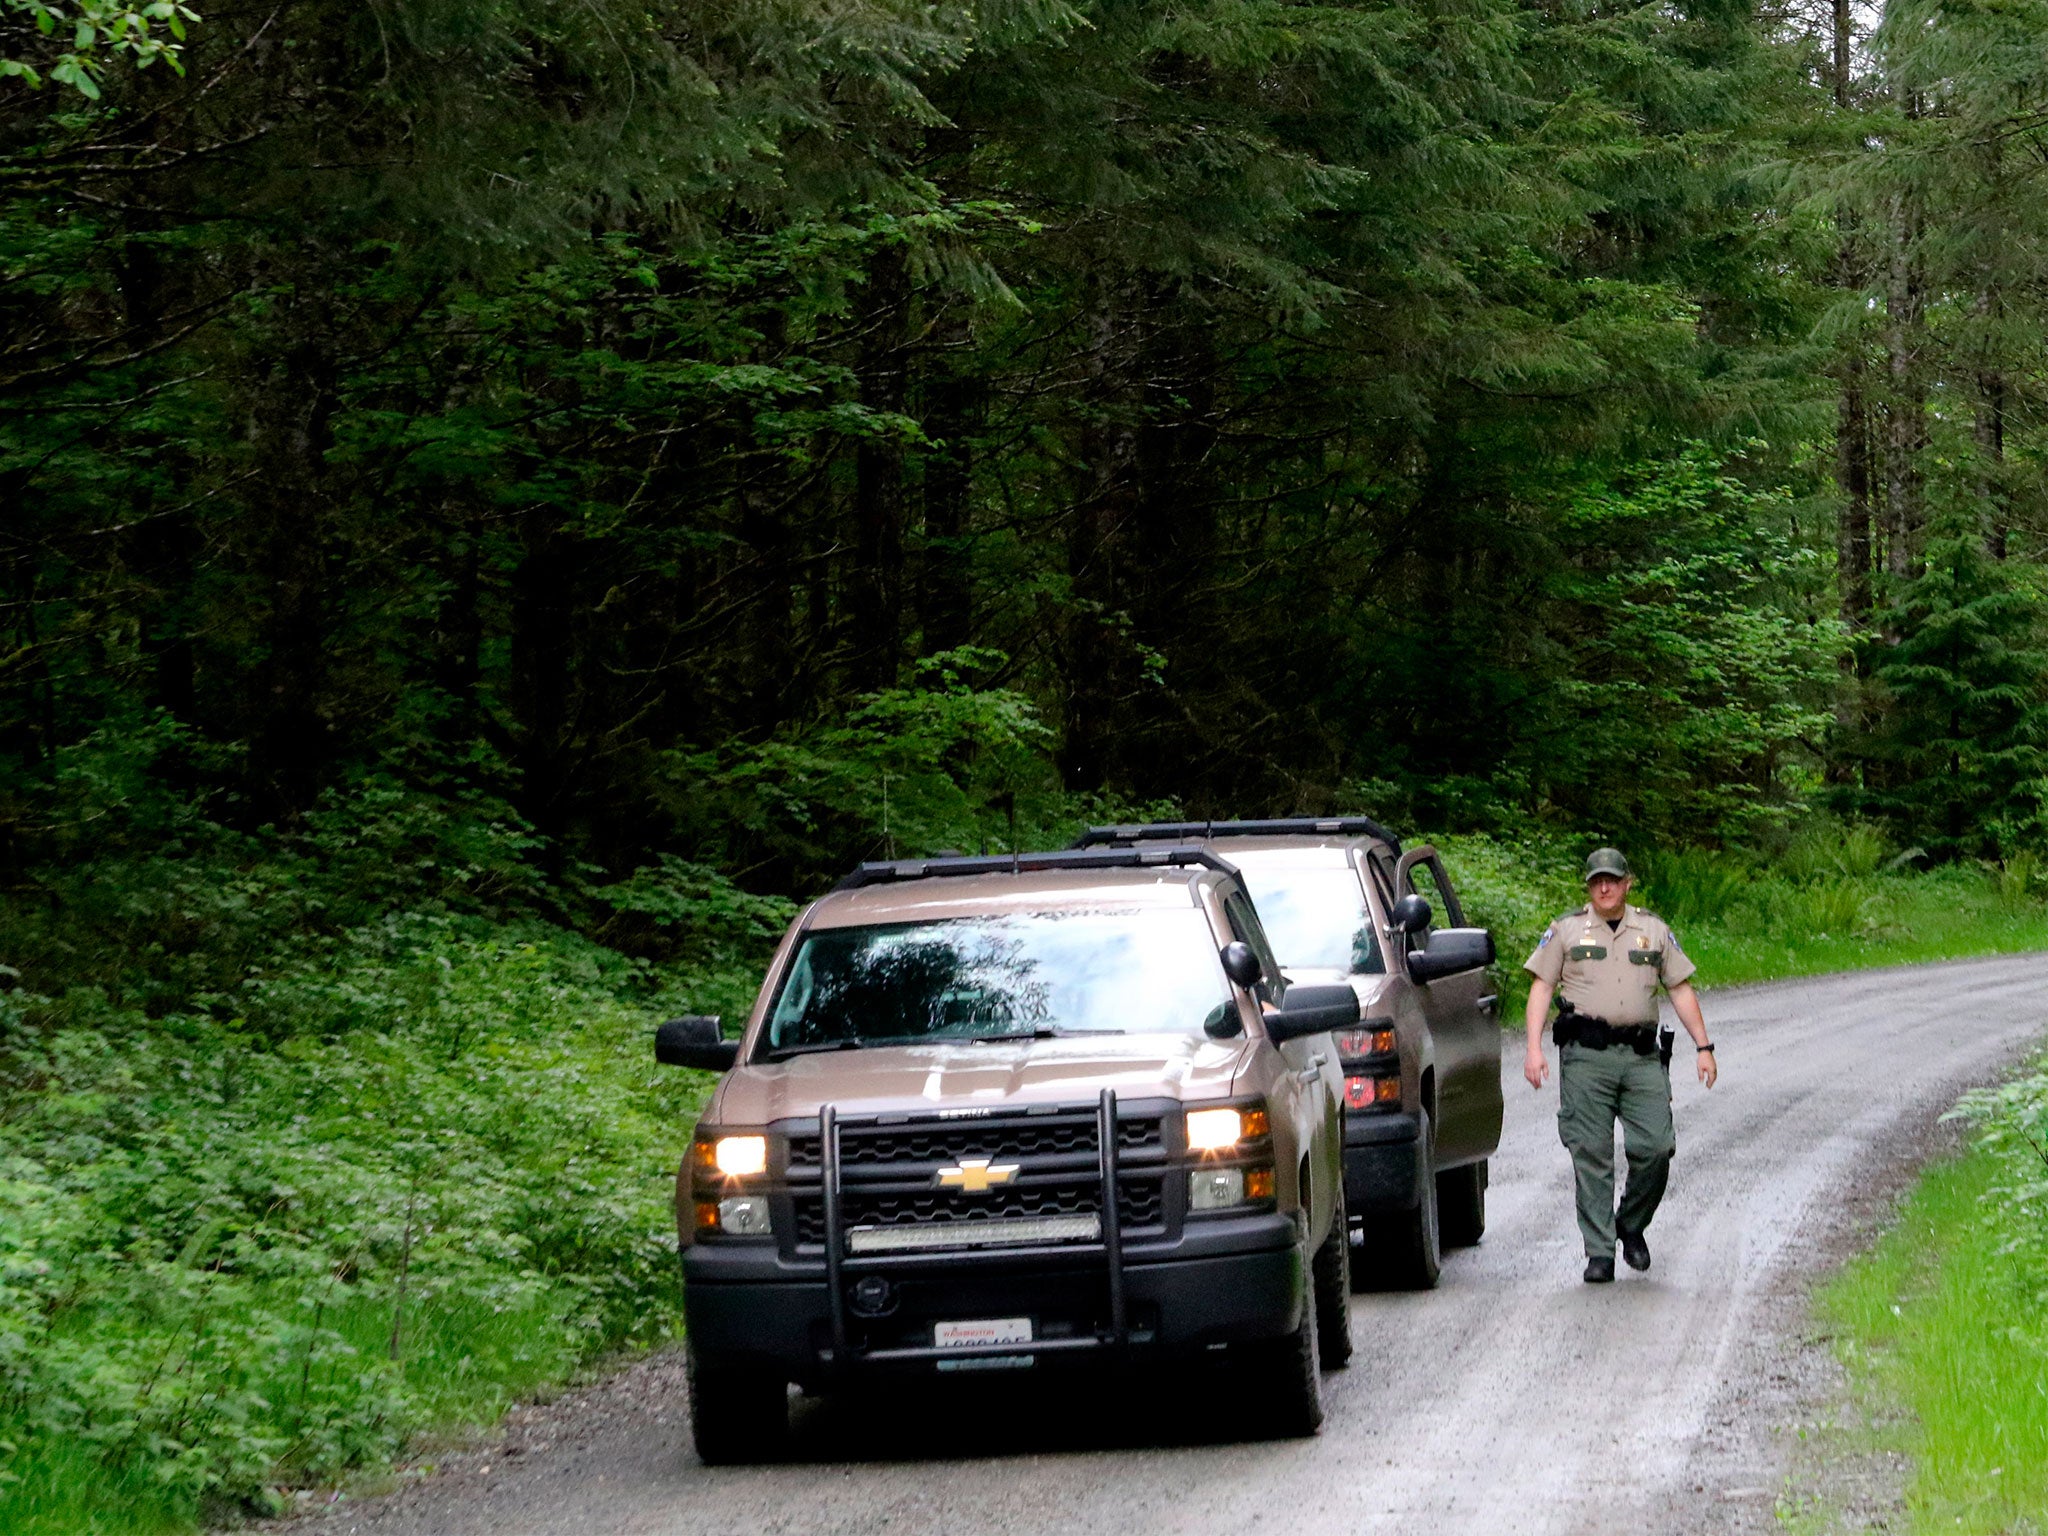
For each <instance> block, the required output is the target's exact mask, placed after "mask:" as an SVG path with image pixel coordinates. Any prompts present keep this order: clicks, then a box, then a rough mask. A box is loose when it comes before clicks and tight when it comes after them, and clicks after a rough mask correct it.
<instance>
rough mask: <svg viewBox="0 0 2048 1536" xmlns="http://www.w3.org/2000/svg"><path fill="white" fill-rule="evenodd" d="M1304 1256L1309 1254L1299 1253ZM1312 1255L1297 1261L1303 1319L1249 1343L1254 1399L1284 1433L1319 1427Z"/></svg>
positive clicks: (1301, 1435) (1296, 1434)
mask: <svg viewBox="0 0 2048 1536" xmlns="http://www.w3.org/2000/svg"><path fill="white" fill-rule="evenodd" d="M1303 1258H1304V1259H1307V1258H1308V1256H1307V1255H1305V1254H1304V1255H1303ZM1313 1267H1314V1261H1313V1260H1312V1259H1310V1260H1308V1262H1306V1263H1303V1264H1302V1266H1301V1322H1300V1323H1299V1325H1297V1326H1296V1328H1295V1330H1294V1332H1292V1333H1290V1334H1288V1335H1287V1337H1286V1338H1284V1339H1273V1340H1271V1341H1269V1342H1267V1343H1264V1344H1259V1345H1255V1346H1253V1349H1254V1354H1253V1359H1252V1362H1251V1365H1252V1370H1251V1375H1252V1381H1251V1389H1252V1390H1251V1398H1252V1401H1253V1402H1255V1403H1258V1404H1261V1405H1262V1407H1263V1410H1264V1411H1263V1414H1262V1415H1261V1416H1262V1417H1263V1418H1264V1420H1265V1422H1266V1423H1267V1424H1268V1425H1270V1426H1271V1428H1272V1431H1273V1433H1274V1434H1275V1435H1276V1436H1279V1437H1281V1438H1284V1439H1289V1440H1300V1439H1305V1438H1307V1437H1308V1436H1310V1435H1313V1434H1314V1433H1315V1432H1316V1431H1317V1430H1319V1429H1321V1428H1322V1427H1323V1371H1322V1360H1321V1356H1322V1349H1321V1345H1320V1343H1319V1342H1318V1332H1319V1330H1318V1329H1317V1327H1316V1313H1317V1311H1318V1307H1317V1298H1316V1287H1315V1284H1314V1282H1313V1281H1312V1280H1311V1278H1310V1271H1311V1269H1312V1268H1313Z"/></svg>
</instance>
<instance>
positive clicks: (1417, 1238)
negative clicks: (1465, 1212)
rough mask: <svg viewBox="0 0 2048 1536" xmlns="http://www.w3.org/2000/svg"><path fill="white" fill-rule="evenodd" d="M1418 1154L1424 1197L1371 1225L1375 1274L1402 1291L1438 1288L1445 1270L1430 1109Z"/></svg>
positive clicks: (1369, 1242)
mask: <svg viewBox="0 0 2048 1536" xmlns="http://www.w3.org/2000/svg"><path fill="white" fill-rule="evenodd" d="M1415 1155H1416V1157H1417V1158H1418V1159H1420V1160H1421V1163H1422V1167H1421V1169H1420V1170H1418V1171H1419V1174H1420V1177H1418V1178H1417V1179H1416V1181H1415V1182H1416V1184H1417V1185H1418V1186H1419V1187H1420V1189H1421V1191H1422V1197H1421V1198H1420V1199H1419V1200H1417V1201H1416V1202H1415V1209H1414V1210H1412V1211H1396V1212H1395V1213H1394V1214H1393V1215H1391V1216H1389V1217H1387V1218H1385V1219H1384V1220H1383V1221H1382V1222H1381V1223H1380V1224H1379V1225H1378V1227H1377V1228H1368V1229H1367V1231H1366V1244H1367V1247H1368V1249H1377V1250H1378V1251H1377V1252H1376V1253H1374V1254H1373V1258H1374V1260H1375V1261H1376V1262H1375V1275H1376V1277H1377V1278H1378V1279H1379V1280H1380V1281H1381V1282H1382V1283H1383V1284H1385V1285H1387V1286H1390V1287H1392V1288H1394V1289H1396V1290H1403V1291H1429V1290H1434V1289H1436V1282H1437V1279H1438V1277H1439V1276H1440V1275H1441V1274H1442V1273H1443V1234H1442V1231H1441V1229H1440V1228H1439V1226H1438V1213H1437V1203H1436V1126H1435V1124H1434V1122H1432V1120H1431V1119H1430V1114H1429V1111H1428V1110H1426V1109H1425V1110H1424V1111H1423V1112H1422V1134H1421V1135H1420V1136H1419V1137H1417V1138H1416V1150H1415Z"/></svg>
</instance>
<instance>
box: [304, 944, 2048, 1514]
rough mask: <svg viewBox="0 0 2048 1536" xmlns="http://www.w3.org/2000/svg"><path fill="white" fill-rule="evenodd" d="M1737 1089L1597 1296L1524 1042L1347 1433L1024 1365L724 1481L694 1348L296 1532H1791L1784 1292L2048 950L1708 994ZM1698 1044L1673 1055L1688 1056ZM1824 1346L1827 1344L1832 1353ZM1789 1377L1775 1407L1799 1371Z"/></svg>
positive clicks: (1339, 1415) (1186, 1391)
mask: <svg viewBox="0 0 2048 1536" xmlns="http://www.w3.org/2000/svg"><path fill="white" fill-rule="evenodd" d="M1706 1008H1707V1018H1708V1024H1709V1026H1710V1028H1711V1029H1712V1031H1713V1034H1714V1036H1715V1038H1716V1040H1717V1041H1718V1042H1719V1043H1720V1045H1721V1053H1720V1054H1721V1074H1722V1075H1721V1081H1720V1085H1719V1086H1718V1087H1717V1088H1716V1089H1715V1090H1714V1091H1713V1092H1712V1093H1711V1094H1709V1093H1707V1092H1706V1091H1705V1090H1703V1089H1701V1088H1700V1087H1699V1085H1698V1084H1697V1083H1696V1082H1695V1081H1693V1080H1692V1079H1691V1077H1690V1075H1689V1074H1680V1073H1674V1077H1675V1078H1676V1081H1677V1085H1678V1086H1677V1093H1676V1098H1677V1117H1678V1146H1679V1152H1678V1162H1677V1164H1676V1165H1675V1167H1674V1169H1673V1175H1672V1185H1671V1193H1670V1196H1669V1198H1668V1199H1667V1200H1666V1202H1665V1205H1664V1209H1663V1211H1662V1212H1661V1213H1660V1214H1659V1216H1658V1218H1657V1222H1656V1225H1655V1226H1654V1227H1653V1228H1652V1229H1651V1231H1650V1240H1651V1246H1652V1248H1653V1250H1654V1253H1655V1264H1654V1266H1653V1267H1652V1268H1651V1270H1650V1271H1649V1273H1648V1274H1647V1275H1637V1274H1634V1273H1633V1272H1631V1271H1629V1270H1627V1269H1623V1270H1622V1272H1621V1274H1622V1278H1621V1279H1620V1280H1619V1281H1618V1282H1617V1283H1616V1284H1614V1285H1612V1286H1602V1287H1593V1286H1586V1285H1583V1284H1581V1283H1580V1280H1579V1269H1580V1265H1581V1262H1582V1261H1581V1257H1580V1252H1579V1242H1578V1235H1577V1231H1576V1228H1575V1227H1574V1225H1573V1222H1572V1213H1571V1193H1570V1174H1569V1169H1570V1164H1569V1162H1568V1160H1567V1158H1566V1156H1565V1154H1564V1151H1563V1149H1562V1148H1561V1147H1560V1146H1559V1145H1558V1142H1557V1134H1556V1127H1555V1122H1554V1120H1553V1116H1554V1114H1555V1111H1556V1106H1557V1092H1556V1086H1555V1082H1554V1080H1553V1083H1552V1085H1551V1086H1550V1087H1548V1088H1546V1089H1545V1090H1543V1091H1542V1092H1541V1093H1534V1092H1531V1091H1530V1090H1529V1088H1528V1087H1527V1086H1526V1085H1525V1084H1524V1083H1523V1082H1522V1081H1521V1078H1520V1071H1519V1062H1520V1053H1519V1050H1517V1049H1515V1048H1513V1042H1512V1040H1511V1041H1510V1049H1509V1050H1508V1051H1507V1052H1506V1058H1507V1059H1506V1061H1505V1062H1504V1069H1505V1071H1506V1072H1507V1075H1508V1079H1509V1081H1508V1095H1507V1097H1508V1117H1507V1130H1506V1135H1505V1138H1504V1140H1503V1142H1502V1145H1501V1149H1500V1152H1499V1154H1498V1156H1497V1157H1496V1158H1495V1160H1494V1163H1493V1187H1492V1191H1491V1194H1490V1199H1489V1203H1490V1206H1491V1210H1490V1212H1489V1226H1488V1229H1487V1234H1486V1239H1485V1241H1484V1242H1483V1243H1482V1244H1481V1245H1480V1246H1479V1247H1477V1248H1473V1249H1469V1250H1465V1251H1462V1252H1458V1253H1455V1254H1453V1255H1451V1256H1450V1257H1449V1259H1448V1261H1447V1263H1446V1265H1445V1268H1444V1277H1443V1283H1442V1285H1441V1286H1440V1287H1439V1288H1438V1289H1437V1290H1435V1291H1433V1292H1430V1293H1427V1294H1400V1295H1374V1296H1360V1297H1357V1298H1356V1299H1355V1300H1354V1301H1353V1304H1352V1310H1353V1318H1354V1322H1355V1326H1356V1331H1357V1337H1358V1341H1359V1346H1360V1347H1359V1353H1358V1357H1357V1358H1356V1359H1355V1360H1354V1362H1353V1363H1352V1365H1351V1366H1350V1368H1349V1369H1347V1370H1345V1371H1342V1372H1338V1373H1336V1374H1334V1375H1332V1376H1330V1377H1328V1378H1326V1380H1327V1383H1328V1388H1329V1400H1330V1412H1329V1418H1328V1420H1327V1422H1326V1424H1325V1426H1324V1429H1323V1433H1322V1434H1321V1436H1320V1437H1318V1438H1317V1439H1314V1440H1308V1441H1260V1440H1254V1439H1245V1438H1242V1437H1243V1436H1245V1435H1246V1434H1247V1433H1249V1432H1250V1429H1251V1424H1250V1421H1251V1419H1252V1418H1253V1416H1254V1414H1255V1410H1256V1404H1252V1403H1247V1402H1242V1401H1236V1400H1233V1399H1232V1398H1230V1397H1229V1396H1228V1395H1227V1394H1221V1393H1218V1394H1215V1395H1214V1396H1213V1397H1212V1396H1211V1395H1210V1394H1209V1393H1208V1392H1206V1391H1205V1390H1204V1389H1203V1388H1202V1386H1201V1384H1200V1383H1199V1382H1182V1383H1180V1384H1179V1385H1177V1386H1175V1385H1173V1384H1170V1383H1169V1384H1162V1383H1159V1382H1157V1381H1146V1380H1142V1379H1141V1380H1139V1381H1136V1382H1134V1383H1131V1384H1128V1385H1112V1384H1109V1383H1103V1384H1100V1385H1099V1386H1096V1387H1094V1388H1091V1389H1090V1390H1089V1391H1088V1392H1087V1393H1086V1397H1087V1401H1086V1402H1085V1403H1080V1404H1077V1403H1075V1402H1073V1401H1071V1400H1070V1398H1071V1394H1069V1396H1068V1397H1065V1398H1052V1397H1047V1396H1040V1395H1035V1394H1034V1393H1033V1392H1032V1391H1031V1390H1030V1389H1029V1386H1028V1383H1022V1382H1020V1381H1018V1380H1012V1381H1006V1382H1003V1383H1000V1384H996V1385H982V1386H980V1387H979V1388H978V1389H977V1391H976V1392H975V1394H974V1395H965V1396H963V1395H958V1394H952V1395H946V1396H943V1397H934V1396H919V1397H915V1398H912V1399H909V1400H903V1399H894V1398H891V1399H881V1398H877V1399H867V1400H849V1401H837V1400H835V1401H830V1402H826V1403H823V1404H808V1403H807V1404H804V1405H803V1407H802V1411H801V1412H800V1415H799V1419H798V1445H799V1459H798V1460H797V1461H796V1462H795V1463H794V1464H790V1465H783V1466H776V1467H763V1468H748V1469H739V1470H717V1471H712V1470H707V1469H706V1468H704V1467H701V1466H699V1465H698V1464H697V1462H696V1461H695V1459H694V1458H693V1457H692V1456H691V1454H690V1452H689V1450H688V1448H687V1447H688V1434H687V1429H686V1423H685V1418H684V1410H683V1405H682V1384H681V1370H680V1366H679V1365H678V1363H677V1361H676V1360H675V1357H674V1356H672V1355H671V1356H664V1357H661V1358H657V1359H654V1360H650V1361H647V1362H643V1363H641V1364H639V1365H636V1366H634V1367H633V1368H631V1369H629V1370H627V1371H625V1372H622V1373H620V1374H619V1375H617V1376H615V1377H613V1378H611V1379H610V1380H608V1381H606V1382H604V1383H601V1384H599V1385H597V1386H595V1387H592V1388H590V1389H588V1390H586V1391H582V1392H579V1393H575V1394H572V1395H570V1396H568V1397H566V1398H564V1399H562V1400H560V1401H559V1402H556V1403H554V1404H550V1405H547V1406H544V1407H535V1408H527V1409H522V1410H519V1411H518V1412H516V1413H515V1414H514V1415H513V1417H512V1419H511V1421H510V1422H509V1424H508V1427H507V1429H506V1431H505V1434H504V1436H503V1437H502V1438H501V1439H498V1440H496V1441H494V1442H492V1443H491V1444H489V1445H487V1446H483V1447H479V1448H473V1449H470V1450H467V1451H464V1452H461V1453H457V1454H448V1455H443V1456H441V1457H440V1458H438V1461H439V1465H438V1467H437V1468H436V1469H435V1470H434V1471H432V1473H431V1475H428V1474H426V1473H425V1472H424V1471H422V1470H419V1469H416V1471H415V1475H414V1476H413V1477H411V1478H410V1479H409V1480H408V1481H407V1483H406V1485H405V1486H403V1487H401V1488H400V1489H399V1490H398V1491H396V1492H394V1493H392V1494H389V1495H386V1496H383V1497H379V1498H373V1499H362V1500H350V1501H344V1502H343V1503H342V1504H340V1505H339V1506H338V1507H335V1508H333V1509H332V1510H331V1511H330V1512H329V1513H327V1514H325V1515H322V1516H314V1517H310V1518H309V1519H307V1520H304V1521H293V1522H288V1523H286V1524H285V1525H284V1526H283V1527H281V1528H282V1529H285V1530H288V1531H291V1532H295V1533H299V1536H314V1533H315V1532H318V1533H319V1536H338V1533H340V1532H343V1531H347V1532H355V1531H361V1532H365V1533H374V1536H413V1533H422V1536H424V1533H431V1536H464V1533H478V1536H483V1533H489V1536H524V1533H534V1536H541V1533H546V1536H558V1533H559V1536H569V1533H604V1536H612V1533H619V1536H624V1533H629V1532H630V1533H659V1536H670V1533H673V1536H686V1533H697V1532H703V1533H706V1536H711V1533H716V1536H745V1533H752V1532H764V1533H765V1532H788V1533H800V1536H826V1533H845V1536H853V1533H877V1532H890V1533H906V1532H916V1533H922V1532H933V1533H940V1532H943V1533H947V1536H958V1533H975V1532H1002V1533H1016V1536H1027V1533H1036V1532H1046V1533H1057V1536H1077V1533H1079V1536H1088V1533H1095V1532H1118V1533H1129V1536H1139V1533H1147V1532H1176V1533H1178V1532H1206V1531H1215V1532H1229V1533H1239V1532H1244V1531H1247V1530H1254V1529H1260V1530H1271V1529H1276V1528H1283V1527H1284V1528H1285V1529H1286V1530H1288V1531H1289V1532H1290V1533H1300V1536H1319V1533H1326V1532H1327V1533H1331V1536H1336V1533H1340V1532H1341V1533H1344V1536H1364V1533H1372V1532H1382V1531H1384V1532H1395V1531H1409V1530H1413V1529H1425V1530H1438V1531H1445V1532H1459V1533H1462V1532H1471V1533H1484V1536H1494V1533H1504V1532H1530V1533H1535V1532H1555V1533H1560V1536H1564V1533H1571V1536H1585V1533H1604V1532H1615V1533H1624V1532H1626V1533H1628V1536H1643V1533H1653V1536H1654V1533H1665V1532H1672V1531H1679V1530H1687V1531H1725V1530H1738V1529H1766V1528H1769V1527H1770V1525H1771V1518H1770V1510H1771V1499H1772V1496H1773V1494H1774V1493H1775V1492H1776V1491H1777V1488H1778V1486H1779V1482H1780V1479H1781V1478H1782V1475H1783V1471H1784V1467H1783V1464H1782V1455H1781V1452H1782V1443H1781V1442H1782V1436H1779V1437H1777V1438H1776V1439H1775V1440H1774V1438H1773V1436H1772V1435H1771V1434H1768V1433H1765V1432H1764V1431H1765V1430H1766V1429H1767V1428H1768V1427H1769V1426H1765V1425H1763V1424H1761V1423H1760V1422H1753V1421H1760V1420H1761V1418H1762V1417H1763V1416H1767V1415H1770V1414H1773V1413H1783V1412H1784V1411H1786V1408H1785V1404H1786V1392H1785V1390H1784V1389H1783V1387H1782V1383H1783V1382H1784V1381H1785V1380H1786V1379H1787V1377H1786V1375H1785V1373H1784V1369H1783V1368H1781V1367H1780V1365H1779V1362H1780V1361H1782V1360H1785V1359H1789V1358H1791V1357H1793V1356H1796V1355H1797V1354H1798V1353H1799V1349H1798V1345H1797V1341H1796V1339H1794V1338H1793V1337H1792V1336H1791V1335H1792V1334H1793V1332H1794V1331H1796V1330H1797V1328H1798V1326H1799V1323H1798V1316H1799V1309H1798V1307H1797V1306H1788V1305H1787V1304H1786V1300H1785V1298H1786V1297H1787V1296H1788V1295H1796V1294H1797V1293H1798V1292H1799V1291H1800V1288H1801V1285H1802V1284H1803V1281H1804V1279H1805V1278H1807V1277H1809V1276H1810V1275H1811V1274H1812V1273H1813V1272H1814V1271H1815V1270H1816V1269H1817V1268H1819V1267H1821V1266H1824V1265H1825V1264H1826V1263H1828V1262H1829V1261H1830V1260H1831V1259H1832V1258H1833V1257H1835V1256H1837V1253H1838V1251H1839V1249H1840V1247H1841V1245H1842V1244H1841V1233H1842V1230H1843V1227H1842V1220H1843V1218H1842V1215H1841V1213H1842V1212H1843V1211H1845V1210H1848V1209H1851V1208H1853V1207H1854V1206H1855V1205H1856V1204H1857V1203H1858V1201H1859V1200H1861V1201H1862V1202H1863V1204H1864V1205H1865V1206H1867V1205H1868V1203H1869V1202H1868V1195H1869V1192H1870V1190H1871V1189H1872V1188H1874V1187H1877V1186H1880V1185H1883V1186H1887V1187H1890V1186H1895V1185H1896V1184H1897V1183H1898V1182H1899V1178H1900V1167H1901V1165H1902V1164H1903V1163H1904V1162H1905V1161H1907V1160H1908V1159H1910V1158H1911V1157H1912V1156H1914V1155H1915V1153H1916V1151H1917V1149H1919V1148H1921V1147H1922V1146H1924V1145H1925V1144H1926V1133H1927V1127H1928V1126H1929V1125H1930V1124H1931V1123H1932V1121H1933V1119H1934V1118H1935V1116H1937V1115H1938V1114H1939V1113H1940V1111H1941V1110H1943V1109H1945V1108H1946V1107H1947V1106H1948V1105H1949V1104H1950V1103H1952V1102H1953V1100H1954V1098H1955V1096H1956V1095H1957V1093H1959V1092H1960V1091H1961V1090H1962V1089H1963V1088H1965V1087H1968V1086H1969V1085H1971V1084H1973V1083H1977V1082H1981V1081H1984V1080H1986V1079H1987V1078H1989V1077H1991V1076H1994V1075H1995V1074H1996V1073H1997V1072H1998V1070H1999V1069H2000V1068H2001V1067H2002V1066H2004V1065H2005V1064H2007V1063H2008V1062H2010V1061H2012V1060H2013V1059H2014V1058H2015V1057H2016V1056H2018V1055H2019V1054H2020V1053H2021V1052H2022V1051H2023V1050H2024V1049H2025V1048H2026V1047H2027V1046H2028V1045H2029V1044H2030V1043H2032V1042H2034V1041H2035V1040H2036V1039H2038V1038H2039V1037H2040V1035H2041V1033H2042V1030H2043V1028H2044V1026H2048V955H2033V956H2019V957H2008V958H2000V959H1992V960H1981V961H1964V962H1955V963H1951V964H1945V965H1936V966H1921V967H1911V968H1906V969H1900V970H1892V971H1872V972H1863V973H1858V974H1853V975H1848V976H1833V977H1824V978H1818V979H1813V980H1807V981H1794V982H1783V983H1773V984H1770V985H1765V986H1755V987H1746V988H1740V989H1734V990H1727V991H1722V992H1718V993H1712V994H1709V995H1708V996H1707V998H1706ZM1686 1060H1687V1059H1686V1058H1683V1057H1681V1058H1680V1060H1679V1061H1678V1062H1677V1063H1674V1065H1675V1066H1682V1065H1685V1064H1686ZM1811 1352H1812V1351H1811V1348H1810V1346H1809V1348H1808V1353H1809V1354H1811ZM1773 1381H1776V1382H1777V1383H1779V1384H1780V1385H1779V1387H1778V1388H1777V1389H1776V1390H1774V1389H1773V1387H1772V1382H1773Z"/></svg>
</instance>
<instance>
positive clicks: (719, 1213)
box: [697, 1195, 775, 1237]
mask: <svg viewBox="0 0 2048 1536" xmlns="http://www.w3.org/2000/svg"><path fill="white" fill-rule="evenodd" d="M697 1231H698V1233H699V1234H700V1235H701V1234H704V1233H720V1234H723V1235H724V1236H726V1237H772V1236H773V1235H774V1233H775V1217H774V1212H773V1211H772V1210H771V1209H770V1207H769V1205H768V1197H767V1196H766V1195H727V1196H726V1197H725V1198H724V1199H723V1200H699V1201H698V1202H697Z"/></svg>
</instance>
